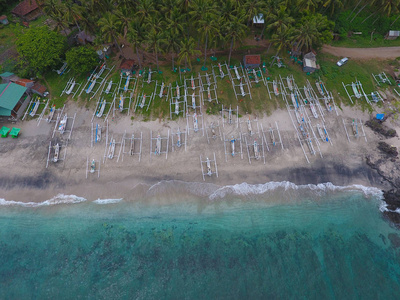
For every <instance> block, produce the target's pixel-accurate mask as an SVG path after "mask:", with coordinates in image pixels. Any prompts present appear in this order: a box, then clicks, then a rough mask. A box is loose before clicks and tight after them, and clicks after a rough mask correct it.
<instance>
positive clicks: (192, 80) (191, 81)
mask: <svg viewBox="0 0 400 300" xmlns="http://www.w3.org/2000/svg"><path fill="white" fill-rule="evenodd" d="M190 83H191V85H192V90H194V89H195V88H196V87H195V86H194V79H193V75H192V77H191V78H190Z"/></svg>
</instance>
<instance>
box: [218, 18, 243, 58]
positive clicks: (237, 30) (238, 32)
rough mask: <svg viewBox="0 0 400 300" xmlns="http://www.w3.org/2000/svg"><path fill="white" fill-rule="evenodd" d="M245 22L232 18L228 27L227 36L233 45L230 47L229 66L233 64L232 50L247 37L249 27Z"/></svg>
mask: <svg viewBox="0 0 400 300" xmlns="http://www.w3.org/2000/svg"><path fill="white" fill-rule="evenodd" d="M243 22H244V20H243V19H241V18H239V17H232V18H231V20H230V21H229V22H228V23H227V25H226V31H225V32H224V33H225V34H226V36H227V37H228V38H229V39H230V42H231V45H230V47H229V58H228V65H230V62H231V55H232V49H233V47H235V44H236V43H237V42H240V41H241V40H242V39H243V38H244V37H245V36H246V31H247V26H246V25H245V24H244V23H243Z"/></svg>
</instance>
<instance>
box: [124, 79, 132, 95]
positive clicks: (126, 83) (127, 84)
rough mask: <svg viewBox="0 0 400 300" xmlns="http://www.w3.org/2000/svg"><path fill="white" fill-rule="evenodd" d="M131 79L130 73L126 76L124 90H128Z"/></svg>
mask: <svg viewBox="0 0 400 300" xmlns="http://www.w3.org/2000/svg"><path fill="white" fill-rule="evenodd" d="M130 79H131V75H128V76H127V77H126V81H125V85H124V92H126V91H127V90H128V87H129V80H130Z"/></svg>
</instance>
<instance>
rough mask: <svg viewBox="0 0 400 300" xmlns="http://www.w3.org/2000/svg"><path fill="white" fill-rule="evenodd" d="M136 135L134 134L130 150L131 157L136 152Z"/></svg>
mask: <svg viewBox="0 0 400 300" xmlns="http://www.w3.org/2000/svg"><path fill="white" fill-rule="evenodd" d="M134 151H135V135H134V134H132V139H131V146H130V148H129V155H130V156H132V155H133V154H134V153H135V152H134Z"/></svg>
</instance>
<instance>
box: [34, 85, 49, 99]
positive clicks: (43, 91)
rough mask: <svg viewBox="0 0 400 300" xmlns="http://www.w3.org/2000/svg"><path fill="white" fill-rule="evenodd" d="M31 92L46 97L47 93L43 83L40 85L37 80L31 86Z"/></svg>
mask: <svg viewBox="0 0 400 300" xmlns="http://www.w3.org/2000/svg"><path fill="white" fill-rule="evenodd" d="M31 91H32V93H35V94H38V95H39V96H41V97H46V96H47V95H48V92H47V88H46V87H45V86H44V85H41V84H40V83H39V82H36V83H35V84H34V85H33V86H32V88H31Z"/></svg>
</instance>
